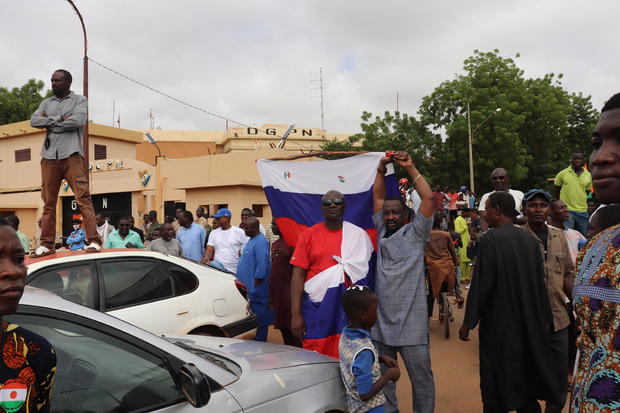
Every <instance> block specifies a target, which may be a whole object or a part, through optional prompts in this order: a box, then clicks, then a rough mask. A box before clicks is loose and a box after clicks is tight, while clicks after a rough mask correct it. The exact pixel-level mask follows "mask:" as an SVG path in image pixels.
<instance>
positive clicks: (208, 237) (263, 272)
mask: <svg viewBox="0 0 620 413" xmlns="http://www.w3.org/2000/svg"><path fill="white" fill-rule="evenodd" d="M70 85H71V75H70V73H69V72H67V71H64V70H59V71H56V72H54V74H53V75H52V90H53V92H54V96H52V97H51V98H48V99H46V100H45V101H44V102H43V103H42V104H41V106H40V107H39V108H38V109H37V111H36V112H35V113H34V114H33V116H32V119H31V124H32V125H33V126H34V127H39V128H44V129H46V130H47V134H46V140H45V142H44V145H43V149H42V157H43V160H42V163H41V169H42V174H43V176H42V179H43V188H44V189H43V190H42V197H43V201H44V212H43V216H42V218H41V219H40V220H39V226H40V231H39V232H40V233H39V235H38V239H37V240H36V241H35V242H36V245H35V248H33V251H32V252H31V254H32V255H34V256H37V257H40V256H44V255H48V254H52V253H54V252H55V250H56V248H57V244H58V239H57V238H56V237H57V236H56V234H55V208H56V201H57V197H58V190H59V185H60V182H61V181H62V179H63V178H64V179H66V180H67V182H68V183H69V185H70V186H71V188H72V189H73V191H74V193H75V195H76V201H77V203H78V205H79V207H80V211H81V213H82V218H83V220H80V219H75V220H74V221H73V223H72V225H73V231H72V232H71V234H70V235H69V237H68V238H67V239H66V241H65V245H66V247H67V248H68V249H71V250H78V249H84V250H86V251H88V252H97V251H100V250H101V249H102V248H138V249H140V248H147V249H150V250H153V251H159V252H163V253H166V254H170V255H174V256H179V257H184V258H186V259H189V260H192V261H194V262H197V263H201V264H208V265H210V266H212V267H215V268H218V269H221V270H224V271H228V272H230V273H233V274H235V275H236V277H237V278H238V279H239V280H240V281H241V282H243V283H244V284H245V285H246V287H247V289H248V297H249V301H250V306H251V308H252V310H253V311H254V312H255V313H256V314H257V316H258V328H257V336H256V339H257V340H263V341H264V340H266V339H267V331H268V326H269V325H271V324H274V326H275V327H276V328H277V329H279V330H280V331H281V334H282V337H283V340H284V342H285V343H286V344H289V345H293V346H301V347H303V348H306V349H309V350H314V351H317V352H320V353H323V354H326V355H329V356H332V357H335V358H338V359H339V360H340V366H341V373H342V380H343V383H344V387H345V389H346V392H347V402H348V405H349V409H350V411H355V412H368V411H370V412H375V413H376V412H397V411H399V406H398V400H397V398H396V386H395V381H397V380H398V379H399V378H400V370H399V368H398V364H397V362H396V360H397V358H398V357H399V356H400V358H401V359H402V361H403V362H404V365H405V367H406V369H407V372H408V376H409V379H410V381H411V391H412V394H413V407H412V411H413V412H432V411H433V410H434V406H435V382H434V378H433V371H432V368H431V360H430V342H429V322H430V320H431V316H432V304H433V300H434V299H436V298H437V297H438V295H439V293H440V292H441V291H453V292H454V294H455V297H456V300H457V302H458V303H459V306H461V305H462V304H463V303H464V299H463V298H462V294H463V291H461V284H465V285H466V287H465V288H468V289H469V292H468V294H467V300H466V301H467V302H466V310H465V315H464V321H463V325H462V326H461V328H460V329H459V337H460V339H461V340H463V341H468V340H469V334H470V331H471V330H474V329H476V328H477V329H478V331H479V338H480V348H479V356H480V357H479V358H480V388H481V394H482V403H483V411H484V412H486V413H495V412H498V413H499V412H508V411H512V410H517V411H518V412H523V413H528V412H540V411H541V407H540V404H539V401H541V400H542V401H546V410H545V411H547V412H560V411H562V409H563V407H564V406H565V404H566V400H567V398H568V393H569V390H570V393H571V400H570V405H571V408H572V409H573V411H575V412H601V411H602V412H612V411H618V408H619V406H620V361H619V360H620V316H619V315H618V314H620V293H619V292H618V289H619V288H620V272H619V271H620V205H619V203H620V132H619V131H620V94H616V95H614V96H613V97H612V98H611V99H610V100H609V101H608V102H607V103H606V104H605V105H604V107H603V109H602V113H601V117H600V120H599V122H598V124H597V126H596V129H595V130H594V131H593V134H592V137H591V143H592V153H591V155H590V159H589V170H587V169H586V167H585V156H584V154H583V153H582V152H579V151H575V152H574V153H573V154H572V156H571V159H570V165H568V166H567V168H565V169H563V170H561V171H559V172H558V174H557V176H556V177H555V179H554V180H553V184H554V189H555V191H551V192H553V193H554V195H555V196H551V195H550V193H549V192H547V191H545V190H543V189H537V188H534V189H529V190H527V191H525V193H524V192H521V191H519V190H516V189H513V188H511V185H510V178H509V173H508V171H506V170H505V169H503V168H496V169H494V170H493V171H492V173H491V177H490V178H491V183H492V185H493V191H491V192H488V193H485V194H484V195H483V196H482V197H480V199H479V200H478V199H477V197H476V195H475V194H473V193H472V192H471V191H469V189H468V188H467V187H464V186H463V187H461V188H460V190H459V191H456V190H454V189H450V188H447V189H444V190H441V187H440V186H435V188H434V191H433V190H432V189H431V187H430V185H429V183H428V182H427V181H426V179H425V177H424V176H423V175H422V174H421V172H420V171H418V170H417V168H416V167H415V164H414V162H413V159H412V158H411V156H410V155H409V154H408V153H406V152H386V156H384V157H382V158H381V160H380V162H379V164H378V165H377V170H376V175H375V181H374V185H373V190H372V191H373V216H372V221H373V224H374V227H375V229H376V234H377V239H376V245H375V244H373V243H372V242H371V240H370V237H369V236H368V233H367V232H366V231H364V230H362V229H361V228H359V227H357V226H356V225H353V224H351V223H349V222H347V221H345V219H344V212H345V210H346V208H347V200H346V199H345V196H344V195H343V194H342V193H340V192H338V191H336V190H331V191H328V192H327V193H325V194H324V195H323V197H322V198H321V203H320V205H319V204H317V205H316V208H317V209H318V208H320V209H321V211H322V215H323V218H324V219H323V222H320V223H318V224H316V225H314V226H312V227H310V228H308V229H306V230H305V231H304V232H303V233H302V234H301V236H300V237H299V240H298V242H297V244H296V245H295V246H292V245H288V244H287V243H286V241H285V240H284V238H283V237H280V235H281V233H280V229H279V228H278V225H277V222H276V221H272V223H271V226H270V228H269V229H265V228H264V227H263V226H262V225H261V223H260V222H259V220H258V219H257V218H256V217H255V216H254V213H253V211H252V210H251V209H248V208H246V209H244V210H243V211H242V213H241V216H240V218H241V224H240V225H239V226H238V227H237V226H233V225H232V224H231V219H232V213H231V211H230V210H228V209H226V208H222V209H220V210H218V211H217V212H216V213H215V214H213V215H212V217H208V216H206V215H205V211H204V209H203V208H201V207H199V208H198V209H197V210H196V216H195V217H194V215H193V214H192V213H191V212H190V211H187V210H184V209H183V208H179V209H177V211H176V216H174V217H173V216H166V217H165V219H164V222H163V223H161V224H160V223H159V222H158V219H157V212H156V211H151V212H150V213H149V214H146V215H144V216H143V221H144V223H143V225H142V226H141V228H137V227H136V226H135V222H134V219H133V218H132V217H123V218H120V219H119V220H118V222H117V223H116V228H114V227H113V226H112V224H111V223H110V222H109V221H108V220H107V219H106V217H105V216H103V215H101V214H98V215H97V214H95V213H94V210H93V207H92V202H91V200H90V193H89V190H88V185H87V182H86V181H85V180H84V179H83V178H84V176H86V172H85V170H84V163H83V157H82V152H81V151H82V149H81V146H80V145H79V142H80V136H81V128H82V127H83V125H84V123H85V119H86V110H87V107H86V101H85V99H84V98H83V97H81V96H77V95H74V94H73V92H71V91H70V89H69V87H70ZM389 164H396V165H399V166H400V169H401V171H402V172H403V173H404V174H406V176H407V177H406V178H402V179H401V180H400V182H399V189H400V196H397V197H395V198H390V197H388V196H387V195H386V194H387V192H388V191H387V190H386V185H385V175H386V174H387V170H388V165H389ZM592 189H594V195H592ZM477 201H478V202H477ZM210 219H211V222H209V220H210ZM19 225H20V222H19V219H18V218H17V217H16V216H9V217H7V218H6V219H5V218H2V217H0V291H2V294H0V316H2V315H9V314H12V313H13V312H15V311H16V308H17V304H18V302H19V299H20V297H21V293H22V292H23V289H24V285H25V280H26V267H25V265H24V255H25V254H26V253H28V252H29V251H31V246H30V240H28V238H27V237H26V236H25V235H24V234H22V233H21V232H20V231H19ZM371 266H373V267H371ZM369 273H374V283H369V285H366V281H367V280H368V278H367V277H366V275H367V274H369ZM341 278H342V279H344V286H345V288H340V287H339V284H338V282H339V281H338V280H340V279H341ZM334 280H336V281H337V282H334ZM429 298H430V299H429ZM429 304H430V305H429ZM2 329H3V331H2V336H3V337H5V336H7V335H8V334H9V333H10V334H11V337H13V339H14V340H15V342H16V343H20V344H19V345H20V346H21V347H22V349H20V350H19V352H20V354H21V352H22V350H23V349H25V348H28V349H31V348H33V346H36V348H37V349H39V350H40V351H37V352H33V351H25V350H24V351H23V354H24V356H23V358H24V360H25V361H27V363H28V364H29V365H30V366H34V367H35V369H36V371H33V373H32V377H30V381H29V383H28V386H29V389H31V390H29V391H33V392H34V393H33V394H36V395H37V398H36V400H35V399H33V400H32V409H31V410H32V411H35V410H37V409H40V408H41V406H43V407H46V408H48V407H49V394H50V389H51V386H52V383H53V376H54V371H55V363H56V360H55V355H54V352H53V349H52V348H51V346H50V344H49V343H48V342H47V341H46V340H45V339H44V338H42V337H39V336H37V335H34V334H32V333H30V332H28V331H26V330H23V329H20V328H18V327H16V326H9V325H8V324H7V323H5V322H3V323H2ZM24 346H25V347H24ZM573 366H574V370H573ZM0 370H2V371H3V374H4V376H6V378H9V379H11V378H12V377H13V376H16V375H17V374H21V373H19V371H18V370H15V369H9V368H7V366H6V365H5V363H4V360H3V362H2V363H0ZM572 371H574V372H575V375H574V377H570V375H571V372H572ZM9 376H10V377H9ZM20 377H21V375H20ZM29 403H30V402H29ZM35 403H36V406H37V407H36V408H35Z"/></svg>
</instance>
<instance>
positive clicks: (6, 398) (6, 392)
mask: <svg viewBox="0 0 620 413" xmlns="http://www.w3.org/2000/svg"><path fill="white" fill-rule="evenodd" d="M11 396H13V397H11ZM27 396H28V390H27V389H2V390H0V402H16V401H24V400H26V397H27Z"/></svg>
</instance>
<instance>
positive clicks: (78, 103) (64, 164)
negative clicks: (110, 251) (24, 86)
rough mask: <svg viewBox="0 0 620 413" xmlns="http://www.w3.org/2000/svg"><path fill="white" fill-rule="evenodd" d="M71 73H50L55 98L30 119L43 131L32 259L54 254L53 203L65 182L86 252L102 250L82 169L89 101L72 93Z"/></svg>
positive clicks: (85, 177) (86, 180) (42, 106)
mask: <svg viewBox="0 0 620 413" xmlns="http://www.w3.org/2000/svg"><path fill="white" fill-rule="evenodd" d="M71 81H72V77H71V73H69V72H68V71H66V70H64V69H59V70H57V71H55V72H54V73H53V74H52V91H53V92H54V96H52V97H50V98H47V99H45V100H44V101H43V102H41V105H39V108H38V109H37V110H36V111H35V112H34V113H33V114H32V117H31V118H30V126H32V127H33V128H39V129H45V130H46V134H45V141H44V143H43V148H42V149H41V179H42V184H41V198H42V199H43V204H44V206H43V216H42V217H41V245H39V246H38V247H37V249H36V250H35V251H34V252H33V253H32V255H33V256H35V257H41V256H44V255H49V254H53V253H54V252H55V246H54V241H55V239H56V203H57V200H58V190H59V189H60V184H61V182H62V180H63V179H65V180H66V181H67V182H68V183H69V186H70V187H71V189H72V190H73V193H74V194H75V201H76V202H77V204H78V206H79V208H80V213H81V214H82V218H83V223H84V229H85V230H86V236H87V239H88V244H87V245H86V246H85V250H86V251H87V252H97V251H101V237H100V236H99V233H98V232H97V224H96V223H95V210H94V208H93V203H92V201H91V199H90V190H89V188H88V173H87V171H86V168H85V166H84V152H83V150H82V133H83V128H84V124H85V123H86V122H87V121H88V102H87V101H86V98H85V97H84V96H80V95H76V94H75V93H73V92H72V91H71Z"/></svg>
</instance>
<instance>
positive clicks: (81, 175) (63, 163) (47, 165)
mask: <svg viewBox="0 0 620 413" xmlns="http://www.w3.org/2000/svg"><path fill="white" fill-rule="evenodd" d="M63 179H65V180H66V181H67V183H68V184H69V186H70V187H71V190H72V191H73V193H74V194H75V201H76V202H77V204H78V207H79V208H80V213H81V214H82V224H83V225H84V231H86V238H87V239H88V242H89V243H92V242H94V243H97V244H99V245H101V237H100V236H99V233H98V232H97V224H96V222H95V209H94V207H93V202H92V200H91V199H90V189H89V188H88V175H87V174H86V168H85V167H84V158H83V157H82V155H80V154H79V153H74V154H72V155H71V156H69V157H68V158H65V159H45V158H41V181H42V182H41V198H42V199H43V215H42V216H41V245H42V246H44V247H47V248H49V249H50V250H53V249H55V245H54V242H55V239H56V203H57V201H58V191H59V190H60V184H61V183H62V180H63Z"/></svg>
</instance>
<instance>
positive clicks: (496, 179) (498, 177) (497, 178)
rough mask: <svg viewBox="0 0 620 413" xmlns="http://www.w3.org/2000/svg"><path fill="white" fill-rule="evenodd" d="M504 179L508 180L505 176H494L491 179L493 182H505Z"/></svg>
mask: <svg viewBox="0 0 620 413" xmlns="http://www.w3.org/2000/svg"><path fill="white" fill-rule="evenodd" d="M504 178H506V177H505V176H494V177H492V178H491V179H492V180H493V181H503V180H504Z"/></svg>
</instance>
